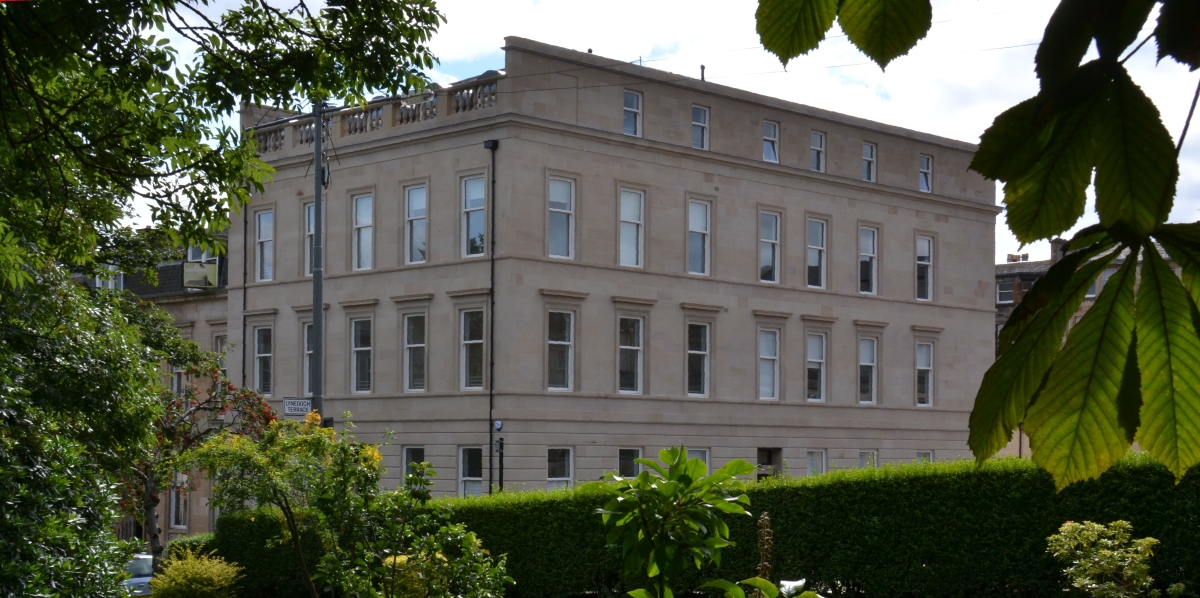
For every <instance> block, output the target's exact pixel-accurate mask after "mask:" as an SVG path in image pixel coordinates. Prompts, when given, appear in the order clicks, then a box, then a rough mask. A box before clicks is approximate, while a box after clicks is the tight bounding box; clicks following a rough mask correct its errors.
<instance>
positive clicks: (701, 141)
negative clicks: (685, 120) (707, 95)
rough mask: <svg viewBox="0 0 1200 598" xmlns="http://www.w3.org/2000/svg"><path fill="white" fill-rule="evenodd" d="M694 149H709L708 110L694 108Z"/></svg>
mask: <svg viewBox="0 0 1200 598" xmlns="http://www.w3.org/2000/svg"><path fill="white" fill-rule="evenodd" d="M692 147H694V148H696V149H702V150H706V149H708V108H705V107H703V106H692Z"/></svg>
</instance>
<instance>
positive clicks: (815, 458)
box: [808, 451, 825, 475]
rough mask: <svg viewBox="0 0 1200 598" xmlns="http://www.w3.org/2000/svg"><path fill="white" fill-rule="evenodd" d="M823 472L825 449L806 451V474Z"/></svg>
mask: <svg viewBox="0 0 1200 598" xmlns="http://www.w3.org/2000/svg"><path fill="white" fill-rule="evenodd" d="M822 473H825V451H808V475H820V474H822Z"/></svg>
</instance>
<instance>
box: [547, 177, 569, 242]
mask: <svg viewBox="0 0 1200 598" xmlns="http://www.w3.org/2000/svg"><path fill="white" fill-rule="evenodd" d="M549 249H550V257H565V258H568V259H570V258H572V257H574V256H575V182H574V181H568V180H566V179H550V246H549Z"/></svg>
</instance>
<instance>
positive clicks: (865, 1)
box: [838, 0, 933, 68]
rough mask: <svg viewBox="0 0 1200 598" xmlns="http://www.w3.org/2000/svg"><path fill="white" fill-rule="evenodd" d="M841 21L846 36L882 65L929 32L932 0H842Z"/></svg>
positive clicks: (839, 16) (907, 49) (904, 51)
mask: <svg viewBox="0 0 1200 598" xmlns="http://www.w3.org/2000/svg"><path fill="white" fill-rule="evenodd" d="M838 24H840V25H841V26H842V31H845V32H846V37H847V38H849V39H850V42H851V43H853V44H854V46H855V47H857V48H858V49H859V50H862V53H863V54H866V55H867V57H869V58H870V59H871V60H873V61H875V64H878V65H879V67H880V68H887V65H888V63H890V62H891V61H892V60H894V59H896V58H898V57H900V56H903V55H905V54H907V53H908V51H909V50H911V49H912V47H913V46H915V45H917V42H918V41H920V40H921V39H922V38H924V37H925V34H927V33H929V27H930V26H931V25H932V24H933V7H932V6H930V4H929V0H843V1H842V5H841V8H840V9H839V10H838Z"/></svg>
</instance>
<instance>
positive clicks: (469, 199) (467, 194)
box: [463, 177, 485, 210]
mask: <svg viewBox="0 0 1200 598" xmlns="http://www.w3.org/2000/svg"><path fill="white" fill-rule="evenodd" d="M484 195H485V194H484V186H483V177H471V178H469V179H466V180H464V181H463V208H464V209H467V210H470V209H474V208H482V207H483V202H484Z"/></svg>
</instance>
